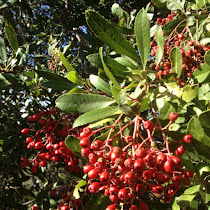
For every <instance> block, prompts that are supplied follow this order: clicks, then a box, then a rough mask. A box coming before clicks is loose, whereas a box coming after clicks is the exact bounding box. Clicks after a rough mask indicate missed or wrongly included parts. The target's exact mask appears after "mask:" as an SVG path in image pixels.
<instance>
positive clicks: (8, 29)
mask: <svg viewBox="0 0 210 210" xmlns="http://www.w3.org/2000/svg"><path fill="white" fill-rule="evenodd" d="M5 22H6V25H5V33H6V35H7V39H8V41H9V43H10V45H11V47H12V49H13V50H14V51H15V52H16V51H17V49H18V48H19V44H18V39H17V34H16V32H15V29H14V28H13V26H12V24H10V23H9V22H7V20H5Z"/></svg>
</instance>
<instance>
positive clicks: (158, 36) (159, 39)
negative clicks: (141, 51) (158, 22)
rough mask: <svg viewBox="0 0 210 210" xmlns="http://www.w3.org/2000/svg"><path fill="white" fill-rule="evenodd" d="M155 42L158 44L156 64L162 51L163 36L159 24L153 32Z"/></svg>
mask: <svg viewBox="0 0 210 210" xmlns="http://www.w3.org/2000/svg"><path fill="white" fill-rule="evenodd" d="M155 38H156V42H157V45H158V48H157V52H156V55H155V61H156V65H157V66H158V65H159V63H160V61H161V59H162V57H163V53H164V36H163V30H162V27H161V26H159V27H158V29H157V31H156V33H155Z"/></svg>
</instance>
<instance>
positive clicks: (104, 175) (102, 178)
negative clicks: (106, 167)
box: [99, 171, 110, 184]
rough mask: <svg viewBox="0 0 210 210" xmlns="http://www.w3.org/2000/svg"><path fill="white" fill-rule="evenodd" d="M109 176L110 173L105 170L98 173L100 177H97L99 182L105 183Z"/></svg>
mask: <svg viewBox="0 0 210 210" xmlns="http://www.w3.org/2000/svg"><path fill="white" fill-rule="evenodd" d="M109 177H110V175H109V173H108V172H106V171H104V172H102V173H101V174H100V178H99V179H100V182H101V183H102V184H106V183H107V182H108V181H109Z"/></svg>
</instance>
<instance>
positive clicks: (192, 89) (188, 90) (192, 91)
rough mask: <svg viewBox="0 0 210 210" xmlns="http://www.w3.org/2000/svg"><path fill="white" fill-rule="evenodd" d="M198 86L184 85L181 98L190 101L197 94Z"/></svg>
mask: <svg viewBox="0 0 210 210" xmlns="http://www.w3.org/2000/svg"><path fill="white" fill-rule="evenodd" d="M198 91H199V86H198V85H192V86H191V85H185V86H184V88H183V94H182V99H183V100H184V101H186V102H187V103H188V102H190V101H192V100H193V99H194V98H196V96H197V95H198Z"/></svg>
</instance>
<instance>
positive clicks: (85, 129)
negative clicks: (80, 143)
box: [82, 127, 92, 136]
mask: <svg viewBox="0 0 210 210" xmlns="http://www.w3.org/2000/svg"><path fill="white" fill-rule="evenodd" d="M82 132H83V133H84V134H85V135H86V136H90V135H91V134H92V130H91V128H89V127H85V128H83V130H82Z"/></svg>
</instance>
